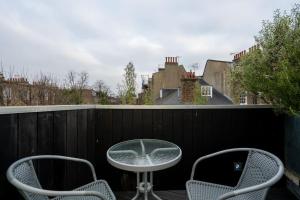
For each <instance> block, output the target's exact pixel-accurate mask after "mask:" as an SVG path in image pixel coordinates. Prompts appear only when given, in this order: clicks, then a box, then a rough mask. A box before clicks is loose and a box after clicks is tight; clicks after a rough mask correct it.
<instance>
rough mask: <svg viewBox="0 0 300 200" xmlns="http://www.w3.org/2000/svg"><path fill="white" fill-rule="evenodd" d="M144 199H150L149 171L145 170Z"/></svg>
mask: <svg viewBox="0 0 300 200" xmlns="http://www.w3.org/2000/svg"><path fill="white" fill-rule="evenodd" d="M144 199H145V200H148V181H147V172H144Z"/></svg>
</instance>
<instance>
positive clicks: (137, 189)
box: [132, 172, 140, 200]
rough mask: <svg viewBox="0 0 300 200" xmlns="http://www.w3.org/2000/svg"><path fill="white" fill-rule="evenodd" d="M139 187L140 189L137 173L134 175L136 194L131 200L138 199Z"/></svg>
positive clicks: (138, 174)
mask: <svg viewBox="0 0 300 200" xmlns="http://www.w3.org/2000/svg"><path fill="white" fill-rule="evenodd" d="M139 187H140V173H139V172H137V173H136V194H135V196H134V197H133V198H132V200H136V199H137V198H138V197H139V195H140V188H139Z"/></svg>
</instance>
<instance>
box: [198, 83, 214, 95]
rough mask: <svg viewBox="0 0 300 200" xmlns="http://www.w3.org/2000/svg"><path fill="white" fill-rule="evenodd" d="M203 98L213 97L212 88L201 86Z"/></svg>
mask: <svg viewBox="0 0 300 200" xmlns="http://www.w3.org/2000/svg"><path fill="white" fill-rule="evenodd" d="M201 96H206V97H212V86H209V85H205V86H201Z"/></svg>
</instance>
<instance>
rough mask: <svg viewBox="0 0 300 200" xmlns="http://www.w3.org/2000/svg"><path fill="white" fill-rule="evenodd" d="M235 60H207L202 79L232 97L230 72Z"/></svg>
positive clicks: (229, 97)
mask: <svg viewBox="0 0 300 200" xmlns="http://www.w3.org/2000/svg"><path fill="white" fill-rule="evenodd" d="M232 66H233V62H230V61H221V60H211V59H209V60H207V61H206V64H205V67H204V71H203V76H202V79H203V81H205V82H206V83H207V84H209V85H211V86H213V87H214V89H215V90H216V91H217V92H219V93H221V94H223V95H224V96H226V97H227V98H228V99H231V90H230V84H229V76H228V75H229V73H230V69H231V68H232Z"/></svg>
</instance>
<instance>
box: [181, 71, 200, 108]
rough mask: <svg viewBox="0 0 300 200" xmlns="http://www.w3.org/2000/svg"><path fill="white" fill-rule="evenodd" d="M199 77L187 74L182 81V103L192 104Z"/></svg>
mask: <svg viewBox="0 0 300 200" xmlns="http://www.w3.org/2000/svg"><path fill="white" fill-rule="evenodd" d="M197 80H198V79H197V77H196V75H195V72H192V71H190V72H186V73H185V74H184V75H183V77H182V79H181V85H182V93H181V101H182V103H186V104H189V103H192V102H193V100H194V89H195V84H197Z"/></svg>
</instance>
